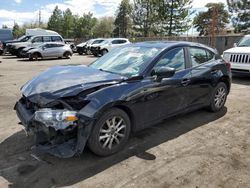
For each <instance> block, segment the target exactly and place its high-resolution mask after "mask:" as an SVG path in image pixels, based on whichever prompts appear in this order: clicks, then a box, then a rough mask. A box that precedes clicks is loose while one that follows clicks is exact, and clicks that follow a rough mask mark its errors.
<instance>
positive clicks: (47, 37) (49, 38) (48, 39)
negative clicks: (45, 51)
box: [43, 36, 51, 42]
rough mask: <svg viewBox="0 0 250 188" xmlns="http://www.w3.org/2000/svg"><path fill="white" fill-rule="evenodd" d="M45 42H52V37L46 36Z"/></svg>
mask: <svg viewBox="0 0 250 188" xmlns="http://www.w3.org/2000/svg"><path fill="white" fill-rule="evenodd" d="M43 42H51V37H50V36H44V37H43Z"/></svg>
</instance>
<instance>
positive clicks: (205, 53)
mask: <svg viewBox="0 0 250 188" xmlns="http://www.w3.org/2000/svg"><path fill="white" fill-rule="evenodd" d="M189 52H190V56H191V62H192V66H193V67H194V66H197V65H200V64H203V63H207V62H209V61H211V60H213V59H215V54H214V53H212V52H210V51H209V50H206V49H203V48H192V47H191V48H189Z"/></svg>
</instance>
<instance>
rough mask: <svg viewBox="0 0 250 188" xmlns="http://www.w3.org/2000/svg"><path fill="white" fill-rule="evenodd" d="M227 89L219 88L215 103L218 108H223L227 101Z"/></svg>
mask: <svg viewBox="0 0 250 188" xmlns="http://www.w3.org/2000/svg"><path fill="white" fill-rule="evenodd" d="M226 95H227V93H226V89H225V88H224V87H219V88H218V89H217V91H216V93H215V96H214V103H215V107H216V108H218V109H219V108H221V107H222V106H223V105H224V103H225V101H226Z"/></svg>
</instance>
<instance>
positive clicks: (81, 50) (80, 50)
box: [76, 40, 91, 55]
mask: <svg viewBox="0 0 250 188" xmlns="http://www.w3.org/2000/svg"><path fill="white" fill-rule="evenodd" d="M89 41H91V40H89ZM89 41H86V42H82V43H80V44H78V45H76V51H77V53H78V54H79V55H82V54H83V53H86V52H87V48H86V46H87V44H88V42H89Z"/></svg>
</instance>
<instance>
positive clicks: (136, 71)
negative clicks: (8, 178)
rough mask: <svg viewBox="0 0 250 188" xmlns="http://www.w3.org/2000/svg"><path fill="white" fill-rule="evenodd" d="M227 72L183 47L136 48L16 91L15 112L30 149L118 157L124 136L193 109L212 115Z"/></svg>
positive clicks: (209, 55)
mask: <svg viewBox="0 0 250 188" xmlns="http://www.w3.org/2000/svg"><path fill="white" fill-rule="evenodd" d="M230 86H231V72H230V64H229V63H227V62H225V61H224V60H223V59H221V57H220V56H219V55H218V54H217V51H215V50H213V49H211V48H209V47H207V46H204V45H201V44H196V43H190V42H169V41H168V42H143V43H136V44H130V45H126V46H123V47H119V48H117V49H114V50H112V51H111V52H109V53H108V54H106V55H105V56H103V57H101V58H99V59H97V60H96V61H95V62H94V63H92V64H90V65H89V66H84V65H79V66H72V65H71V66H70V65H68V66H56V67H53V68H50V69H49V70H47V71H45V72H43V73H42V74H40V75H38V76H36V77H35V78H34V79H32V80H30V81H29V82H27V83H26V84H25V85H24V86H23V87H22V88H21V92H22V98H21V99H20V100H19V101H18V102H17V103H16V105H15V110H16V113H17V116H18V117H19V119H20V120H21V122H22V124H23V126H24V127H25V129H26V130H27V131H33V132H34V134H35V135H36V149H37V150H42V151H44V152H47V153H50V154H52V155H55V156H58V157H64V158H67V157H72V156H73V155H75V154H77V155H78V154H80V153H81V152H82V151H83V149H84V147H85V145H86V144H87V145H88V147H89V148H90V150H91V151H93V152H94V153H95V154H97V155H101V156H107V155H112V154H114V153H116V152H118V151H120V150H121V149H122V148H123V147H124V146H125V145H126V143H127V141H128V139H129V136H130V135H131V133H132V132H136V131H139V130H142V129H145V128H146V127H148V126H151V125H154V124H156V123H157V122H160V121H162V120H164V119H166V118H168V117H171V116H175V115H177V114H180V113H186V112H190V111H193V110H197V109H200V108H208V109H209V110H211V111H212V112H217V111H220V110H221V109H222V108H223V107H224V104H225V102H226V99H227V95H228V93H229V91H230Z"/></svg>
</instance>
